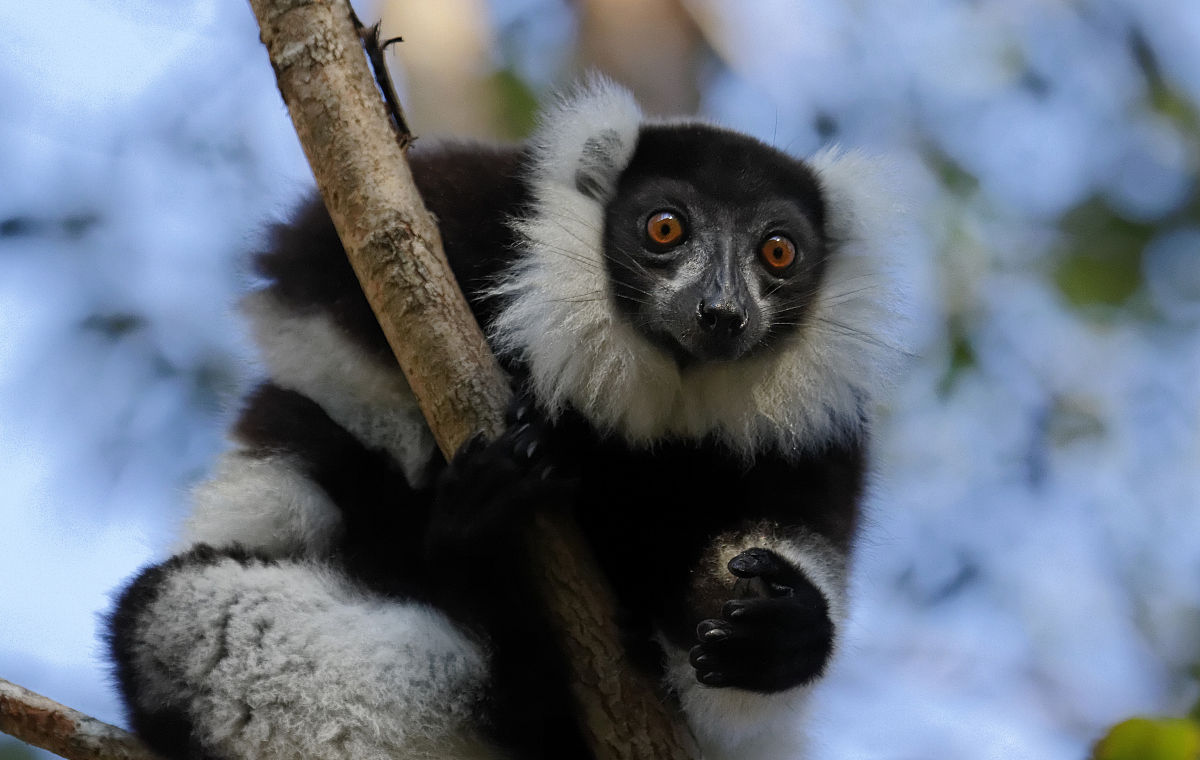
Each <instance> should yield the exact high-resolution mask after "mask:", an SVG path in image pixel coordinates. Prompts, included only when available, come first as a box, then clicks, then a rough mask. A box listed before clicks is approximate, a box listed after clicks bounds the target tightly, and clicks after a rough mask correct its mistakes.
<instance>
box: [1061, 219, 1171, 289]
mask: <svg viewBox="0 0 1200 760" xmlns="http://www.w3.org/2000/svg"><path fill="white" fill-rule="evenodd" d="M1060 229H1061V230H1062V232H1063V233H1064V241H1065V242H1064V245H1063V247H1061V248H1060V249H1059V250H1058V251H1057V252H1056V254H1055V262H1056V263H1055V268H1054V282H1055V284H1056V285H1057V286H1058V289H1059V291H1060V292H1061V293H1062V294H1063V295H1064V296H1065V297H1066V299H1067V301H1068V302H1070V303H1071V304H1072V305H1074V306H1077V307H1088V306H1121V305H1123V304H1124V303H1125V302H1126V301H1127V300H1128V299H1129V297H1130V296H1132V295H1133V294H1134V293H1135V292H1137V290H1138V289H1139V288H1140V287H1141V285H1142V251H1143V249H1144V248H1145V247H1146V244H1147V243H1148V242H1150V240H1151V239H1152V238H1153V237H1154V235H1155V234H1156V233H1157V232H1158V226H1157V225H1154V224H1143V223H1139V222H1133V221H1130V220H1128V219H1124V218H1122V217H1121V216H1120V215H1119V214H1117V213H1116V212H1115V211H1113V210H1112V209H1111V208H1110V207H1109V206H1108V205H1107V204H1106V203H1104V202H1103V201H1101V200H1091V201H1088V202H1087V203H1085V204H1083V205H1081V206H1078V207H1076V208H1075V209H1073V210H1072V211H1070V212H1068V213H1067V214H1066V215H1065V216H1064V217H1063V219H1062V222H1061V223H1060Z"/></svg>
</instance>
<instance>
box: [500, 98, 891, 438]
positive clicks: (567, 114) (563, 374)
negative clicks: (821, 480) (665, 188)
mask: <svg viewBox="0 0 1200 760" xmlns="http://www.w3.org/2000/svg"><path fill="white" fill-rule="evenodd" d="M631 104H632V100H631V99H629V96H628V93H626V92H625V91H624V90H621V89H620V88H617V87H616V86H615V85H612V84H610V83H607V82H604V81H602V80H598V81H595V82H593V83H592V84H591V86H590V88H585V89H584V90H582V91H581V92H579V93H576V95H575V96H574V98H573V99H570V100H567V101H565V102H562V103H560V104H559V105H558V107H557V108H556V109H552V110H551V111H550V113H549V114H548V115H547V116H546V118H545V120H544V123H545V126H543V128H542V130H541V132H539V133H538V134H537V135H536V136H535V137H534V140H533V142H534V144H535V145H536V146H538V150H537V152H536V154H535V158H534V172H533V183H532V184H533V188H532V190H533V193H534V196H535V203H534V204H533V207H534V209H535V211H534V214H533V216H532V217H531V218H529V219H526V220H523V221H521V222H519V223H518V225H517V231H518V233H519V234H520V236H521V238H522V240H523V246H522V248H523V250H524V255H523V257H522V259H521V260H520V261H519V263H518V264H517V265H516V266H515V268H514V271H513V273H512V274H511V276H510V277H509V278H508V279H507V280H506V281H504V282H503V283H501V284H500V285H499V286H498V287H497V288H496V291H495V292H496V294H497V295H500V296H503V297H504V298H506V299H507V301H506V306H505V307H504V309H503V310H502V311H501V313H500V314H499V315H498V317H497V320H496V322H495V324H494V326H493V338H494V339H495V340H496V342H497V344H498V345H499V346H500V348H501V350H504V351H511V352H514V353H516V354H518V355H520V356H522V357H524V358H525V359H527V360H528V361H529V364H530V367H531V370H532V381H533V384H534V388H535V394H536V395H537V397H538V398H539V399H541V400H542V401H543V402H544V403H545V404H547V405H548V407H549V409H550V411H551V413H557V412H558V411H560V410H562V409H563V408H564V407H565V406H567V405H571V406H574V407H575V408H576V409H578V410H579V411H581V412H582V413H583V414H584V415H586V416H587V417H588V419H589V420H591V422H592V423H593V424H595V425H596V426H597V427H599V428H600V429H602V430H606V431H614V432H616V433H618V434H620V435H622V436H623V437H624V438H625V439H626V440H627V441H629V442H630V443H633V444H635V445H649V444H652V443H653V442H654V441H656V440H659V439H661V438H663V437H664V436H678V437H683V438H692V439H697V438H702V437H704V436H707V435H716V436H718V437H720V438H722V439H723V440H725V441H726V442H727V443H728V444H729V445H730V446H731V447H732V448H734V449H735V450H738V451H740V452H742V453H743V454H744V455H746V456H753V454H754V453H755V452H757V451H761V450H763V449H765V448H774V449H777V450H779V451H782V452H785V453H797V452H801V451H804V450H807V449H810V448H811V447H813V446H817V445H820V444H822V443H824V442H826V441H828V440H829V439H831V438H835V437H837V436H839V435H844V434H847V433H853V432H856V431H857V430H858V428H859V425H860V422H861V414H862V412H863V411H864V410H865V409H867V408H869V406H870V404H872V402H873V401H874V400H875V399H876V397H877V396H878V394H879V391H880V390H881V389H882V387H883V386H884V385H885V384H886V381H887V380H888V377H889V375H890V372H889V369H890V367H891V366H892V364H893V362H894V361H895V360H896V359H897V358H899V355H900V352H899V351H898V350H897V349H896V348H894V347H893V346H892V345H891V344H889V343H888V340H889V332H888V326H889V325H890V324H891V323H892V321H893V319H894V309H893V307H894V306H895V302H896V296H895V293H893V292H891V291H890V289H889V288H890V286H891V282H892V281H891V279H890V278H888V277H887V276H886V275H885V271H884V270H885V267H884V265H883V253H884V249H886V247H887V243H888V241H889V240H890V239H891V237H892V236H893V235H894V232H893V231H892V230H893V229H894V228H893V227H892V226H890V225H889V220H890V219H892V218H893V216H894V214H892V213H891V209H890V208H889V207H888V204H887V201H886V196H885V195H883V194H881V193H879V192H877V191H876V190H875V189H873V188H876V187H878V186H879V183H878V182H877V181H876V179H875V178H874V175H875V172H874V169H873V167H872V165H871V164H870V162H868V161H866V160H865V159H863V158H862V157H860V156H858V155H857V154H849V155H844V156H838V155H837V154H836V153H834V152H832V151H831V152H826V153H823V154H821V155H819V156H817V157H816V158H815V159H814V160H813V162H812V165H813V168H814V169H815V170H816V172H817V174H818V177H819V179H820V183H821V186H822V188H823V189H824V191H825V194H826V198H827V200H828V206H829V229H830V230H831V233H832V234H831V237H832V238H833V242H834V244H835V248H836V250H835V251H834V253H833V254H832V255H831V257H830V264H829V266H828V268H827V270H826V275H825V283H824V286H823V288H822V290H821V293H820V295H819V296H818V299H817V301H816V303H815V304H814V308H813V311H812V316H813V318H812V319H811V320H810V321H809V323H808V324H807V325H806V326H805V327H804V328H803V329H802V330H801V331H800V333H799V334H798V335H796V336H794V337H793V338H792V339H791V340H790V341H789V342H788V343H787V345H786V346H782V347H781V348H780V349H778V350H776V351H774V352H772V353H770V354H769V355H766V356H762V357H758V358H753V359H749V360H745V361H739V362H732V363H725V364H710V365H698V366H695V367H693V368H690V369H688V370H686V371H681V370H680V368H679V367H678V366H677V365H676V363H675V362H674V361H673V360H672V359H671V358H670V357H668V356H665V355H664V354H663V353H662V352H661V351H659V350H657V349H656V348H654V347H653V346H651V345H650V344H649V343H648V342H647V341H646V340H644V339H643V338H642V337H641V336H639V335H638V334H636V333H635V332H634V331H633V329H632V328H630V327H629V326H628V325H627V324H625V322H624V321H623V320H622V319H621V318H620V317H618V316H617V314H616V313H615V310H614V308H613V306H612V303H611V301H610V291H609V287H608V278H607V276H606V274H605V266H604V260H603V242H602V234H603V214H604V208H603V205H602V203H601V202H600V201H597V200H594V199H592V198H590V197H588V196H587V195H585V194H583V193H581V192H579V191H578V190H577V189H576V188H575V185H574V180H573V176H574V171H575V167H576V166H577V163H578V152H577V151H578V150H580V146H581V145H583V144H584V143H585V142H586V140H587V135H588V134H589V133H593V134H594V133H596V132H598V131H599V132H602V131H609V132H615V133H617V134H618V135H620V137H621V141H620V143H621V145H622V146H627V147H626V148H625V149H624V150H623V152H622V153H621V155H620V156H619V158H622V159H623V160H624V161H626V162H627V161H628V159H629V156H630V155H632V151H633V149H634V147H636V136H637V132H638V129H639V125H640V118H639V116H638V113H637V111H636V106H635V105H631ZM610 109H611V111H610ZM614 180H615V177H614Z"/></svg>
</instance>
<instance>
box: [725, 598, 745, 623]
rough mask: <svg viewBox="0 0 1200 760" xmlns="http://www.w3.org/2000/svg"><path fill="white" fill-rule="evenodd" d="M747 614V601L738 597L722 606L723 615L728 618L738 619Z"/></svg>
mask: <svg viewBox="0 0 1200 760" xmlns="http://www.w3.org/2000/svg"><path fill="white" fill-rule="evenodd" d="M745 614H746V603H745V602H743V601H741V600H738V599H734V600H733V601H730V602H725V606H724V607H722V608H721V617H723V618H725V619H726V620H737V619H738V618H740V617H742V616H743V615H745Z"/></svg>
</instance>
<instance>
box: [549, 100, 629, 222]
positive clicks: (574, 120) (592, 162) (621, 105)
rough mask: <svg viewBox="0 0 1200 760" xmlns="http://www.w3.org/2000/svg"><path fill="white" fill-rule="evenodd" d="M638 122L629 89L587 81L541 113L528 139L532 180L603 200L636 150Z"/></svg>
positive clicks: (610, 194)
mask: <svg viewBox="0 0 1200 760" xmlns="http://www.w3.org/2000/svg"><path fill="white" fill-rule="evenodd" d="M641 121H642V112H641V109H640V108H638V105H637V103H636V102H635V101H634V99H633V96H632V95H631V94H630V93H629V91H628V90H626V89H625V88H623V87H621V86H620V85H617V84H614V83H613V82H611V81H610V80H608V79H605V78H603V77H600V76H593V77H591V78H590V79H589V80H588V81H587V82H586V83H584V84H582V85H580V86H579V87H577V88H576V89H574V90H573V91H571V92H569V93H567V94H565V95H564V96H562V97H561V98H560V99H559V100H558V102H557V103H555V104H554V105H553V106H551V107H550V108H548V109H547V110H546V112H545V113H543V114H542V118H541V126H540V127H539V128H538V130H537V132H535V133H534V135H533V138H532V140H531V143H532V144H533V146H534V159H533V169H534V178H535V181H536V182H537V183H538V184H551V185H560V186H566V187H569V188H571V189H573V190H574V191H576V192H579V193H582V194H583V195H585V196H587V197H588V198H591V199H592V200H595V201H598V202H600V203H604V202H606V201H608V199H609V198H611V197H612V195H613V193H614V192H615V190H616V186H617V179H618V178H619V177H620V176H621V172H622V171H623V170H624V169H625V167H626V165H628V163H629V159H630V157H631V156H632V155H633V150H634V148H635V147H636V146H637V137H638V130H639V128H640V126H641Z"/></svg>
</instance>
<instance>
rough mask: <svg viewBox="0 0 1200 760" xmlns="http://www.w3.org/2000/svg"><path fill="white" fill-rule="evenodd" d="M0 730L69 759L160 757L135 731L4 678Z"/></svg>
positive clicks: (156, 759)
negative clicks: (133, 732) (104, 720)
mask: <svg viewBox="0 0 1200 760" xmlns="http://www.w3.org/2000/svg"><path fill="white" fill-rule="evenodd" d="M0 731H3V732H4V733H6V734H9V735H10V736H15V737H16V738H18V739H20V740H21V741H23V742H25V743H27V744H32V745H33V746H35V747H41V748H42V749H45V750H49V751H51V752H53V753H54V754H56V755H59V756H61V757H65V758H67V759H68V760H159V757H158V755H155V754H154V753H152V752H151V751H150V750H149V749H147V748H146V745H144V744H142V743H141V741H139V740H138V739H137V737H135V736H134V735H133V734H130V733H128V732H127V731H124V730H122V729H120V728H117V727H116V726H113V725H110V724H108V723H105V722H103V721H100V720H96V719H95V718H92V717H90V716H87V715H84V714H83V713H81V712H79V711H78V710H72V709H71V708H69V707H66V706H64V705H60V704H59V703H57V702H55V701H54V700H52V699H49V698H47V697H43V696H42V695H41V694H36V693H34V692H32V691H30V690H29V689H26V688H23V687H21V686H17V685H16V684H15V683H12V682H10V681H5V680H4V679H3V678H0Z"/></svg>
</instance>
